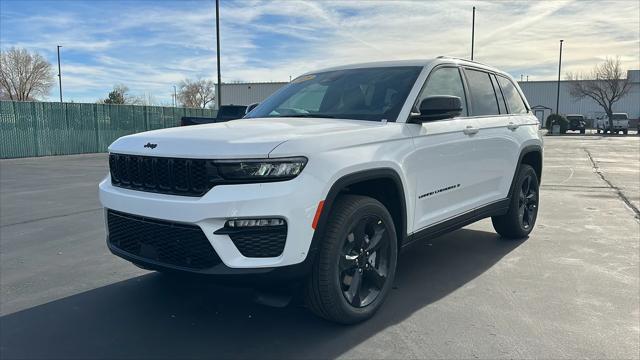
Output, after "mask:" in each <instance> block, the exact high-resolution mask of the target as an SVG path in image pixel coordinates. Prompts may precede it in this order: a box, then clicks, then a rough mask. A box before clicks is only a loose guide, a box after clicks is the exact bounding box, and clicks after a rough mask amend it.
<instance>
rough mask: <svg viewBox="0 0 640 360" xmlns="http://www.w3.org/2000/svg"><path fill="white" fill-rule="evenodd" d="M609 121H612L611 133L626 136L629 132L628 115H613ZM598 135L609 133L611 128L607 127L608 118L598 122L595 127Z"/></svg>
mask: <svg viewBox="0 0 640 360" xmlns="http://www.w3.org/2000/svg"><path fill="white" fill-rule="evenodd" d="M611 120H612V121H613V132H616V133H618V134H619V133H623V134H625V135H627V133H628V132H629V115H627V113H613V114H612V115H611ZM596 128H597V130H598V134H599V133H600V132H601V131H602V132H603V133H605V134H606V133H607V132H609V130H611V127H610V125H609V118H608V117H606V118H604V119H600V120H598V125H597V127H596Z"/></svg>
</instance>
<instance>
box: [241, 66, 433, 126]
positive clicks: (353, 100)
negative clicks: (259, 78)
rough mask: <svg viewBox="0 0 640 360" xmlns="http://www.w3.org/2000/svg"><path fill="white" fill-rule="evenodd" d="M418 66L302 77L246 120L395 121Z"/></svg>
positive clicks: (369, 69)
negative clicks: (271, 118)
mask: <svg viewBox="0 0 640 360" xmlns="http://www.w3.org/2000/svg"><path fill="white" fill-rule="evenodd" d="M420 70H421V67H419V66H404V67H381V68H362V69H348V70H336V71H328V72H323V73H318V74H311V75H303V76H300V77H298V78H296V79H295V80H293V81H292V82H291V83H290V84H289V85H287V86H285V87H284V88H282V89H280V90H279V91H278V92H276V93H275V94H273V95H272V96H270V97H269V98H267V99H266V100H265V101H264V102H263V103H262V104H260V105H259V106H258V107H256V108H255V109H253V111H251V112H250V113H249V114H248V115H247V116H246V117H245V118H265V117H318V118H320V117H324V118H340V119H356V120H371V121H380V120H387V121H395V120H396V118H397V117H398V114H399V113H400V109H402V105H404V103H405V100H406V99H407V96H408V95H409V91H411V88H412V86H413V84H414V83H415V81H416V78H417V77H418V74H419V73H420Z"/></svg>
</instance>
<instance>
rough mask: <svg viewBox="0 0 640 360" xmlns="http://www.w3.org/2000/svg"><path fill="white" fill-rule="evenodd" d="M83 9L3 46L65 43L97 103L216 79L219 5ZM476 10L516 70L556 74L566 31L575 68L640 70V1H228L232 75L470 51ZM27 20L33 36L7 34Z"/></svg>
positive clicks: (567, 54)
mask: <svg viewBox="0 0 640 360" xmlns="http://www.w3.org/2000/svg"><path fill="white" fill-rule="evenodd" d="M78 4H79V2H71V4H70V5H73V6H67V7H65V10H64V12H58V13H55V14H52V13H51V12H52V11H54V10H52V9H51V8H50V7H40V8H41V10H39V11H41V12H42V13H40V12H38V13H31V12H29V13H27V12H25V13H20V11H19V10H17V9H11V11H9V12H7V11H5V14H3V15H2V20H3V21H2V25H1V26H2V30H3V31H2V33H1V34H0V39H1V40H2V44H1V45H2V47H3V48H4V47H7V46H12V45H16V46H24V47H27V48H30V49H35V50H38V51H42V52H45V53H46V54H48V55H49V58H50V59H51V60H52V61H55V57H54V56H55V55H54V52H55V45H56V44H61V45H63V46H64V48H63V60H64V61H63V69H62V71H63V80H64V84H65V94H67V95H68V96H71V97H74V100H85V101H87V100H88V101H95V100H96V99H97V98H98V97H100V96H104V94H106V93H107V92H108V90H109V89H110V88H111V87H112V86H113V84H114V83H125V84H126V85H128V86H129V87H130V88H131V90H132V92H138V93H140V94H143V93H153V94H154V95H155V97H156V98H158V99H160V100H163V101H168V99H170V95H169V94H170V92H171V87H172V85H173V84H175V83H177V82H179V81H180V80H181V79H183V78H185V77H208V78H215V71H216V62H215V46H216V43H215V8H214V3H213V2H211V1H207V2H189V3H185V2H169V1H166V2H159V3H152V2H141V3H130V2H121V3H116V5H117V6H114V3H99V2H93V1H88V2H86V3H80V4H81V5H82V6H78ZM472 6H476V8H477V18H476V53H475V57H476V59H477V60H479V61H481V62H485V63H488V64H492V65H495V66H497V67H500V68H502V69H504V70H506V71H510V72H512V73H513V75H519V74H520V73H524V74H527V75H530V78H531V79H534V80H540V79H548V78H554V77H555V76H556V71H557V55H558V54H557V53H558V40H559V39H560V38H562V39H564V40H565V43H564V45H565V47H564V49H565V51H564V54H563V63H564V67H563V68H564V69H565V70H568V71H579V70H586V69H588V68H590V67H592V66H593V65H594V64H595V63H596V62H598V61H601V60H602V59H603V58H604V57H606V56H620V57H621V59H622V61H623V62H624V65H625V67H627V68H638V67H640V64H639V62H640V58H639V55H638V54H639V52H640V35H639V31H638V30H639V27H640V18H639V15H638V14H639V12H640V5H639V3H638V2H637V1H618V2H602V1H600V2H590V1H575V0H573V1H553V2H552V1H546V2H507V1H498V2H491V1H473V2H470V1H428V2H427V1H422V2H418V1H415V2H413V1H412V2H404V1H350V2H345V1H340V2H330V1H322V2H318V1H288V0H284V1H274V2H265V1H240V2H223V4H222V7H221V20H222V21H221V24H222V26H221V42H222V51H221V56H222V73H223V81H286V80H288V79H289V76H294V77H295V76H296V75H298V74H300V73H303V72H306V71H309V70H313V69H317V68H322V67H327V66H332V65H337V64H343V63H356V62H367V61H375V60H390V59H409V58H429V57H434V56H438V55H452V56H459V57H468V56H469V52H470V27H471V7H472ZM5 7H6V6H5ZM7 13H8V15H7ZM27 25H29V26H28V27H27ZM20 27H22V28H28V29H29V31H22V32H16V31H7V30H12V29H15V28H20ZM8 34H10V35H8Z"/></svg>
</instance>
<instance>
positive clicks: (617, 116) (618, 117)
mask: <svg viewBox="0 0 640 360" xmlns="http://www.w3.org/2000/svg"><path fill="white" fill-rule="evenodd" d="M611 118H612V119H613V120H627V115H626V114H613V116H611Z"/></svg>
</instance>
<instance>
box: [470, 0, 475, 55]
mask: <svg viewBox="0 0 640 360" xmlns="http://www.w3.org/2000/svg"><path fill="white" fill-rule="evenodd" d="M475 33H476V7H475V6H474V7H473V17H472V18H471V61H473V43H474V41H475Z"/></svg>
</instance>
